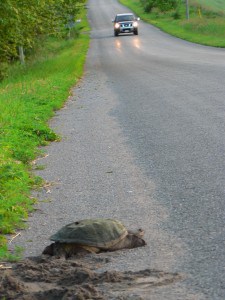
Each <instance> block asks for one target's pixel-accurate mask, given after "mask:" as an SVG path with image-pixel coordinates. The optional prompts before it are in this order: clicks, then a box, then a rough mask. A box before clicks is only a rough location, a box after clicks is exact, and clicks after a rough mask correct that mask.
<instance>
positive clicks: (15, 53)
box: [0, 0, 85, 79]
mask: <svg viewBox="0 0 225 300" xmlns="http://www.w3.org/2000/svg"><path fill="white" fill-rule="evenodd" d="M84 2H85V0H1V1H0V79H1V77H3V76H4V69H5V68H6V66H7V64H8V63H10V62H11V61H14V60H18V59H19V57H20V59H21V62H23V54H24V49H25V50H29V49H32V48H33V47H34V46H35V44H36V43H37V42H38V40H39V39H40V38H42V37H43V36H47V35H52V36H62V35H63V34H65V29H66V28H68V27H69V26H70V24H72V23H73V22H74V21H75V17H76V15H77V13H78V12H79V9H80V7H81V5H82V4H83V3H84Z"/></svg>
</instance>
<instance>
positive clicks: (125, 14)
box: [117, 13, 133, 16]
mask: <svg viewBox="0 0 225 300" xmlns="http://www.w3.org/2000/svg"><path fill="white" fill-rule="evenodd" d="M127 15H131V16H132V15H133V14H132V13H124V14H117V16H127Z"/></svg>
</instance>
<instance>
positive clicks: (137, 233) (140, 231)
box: [128, 228, 145, 238]
mask: <svg viewBox="0 0 225 300" xmlns="http://www.w3.org/2000/svg"><path fill="white" fill-rule="evenodd" d="M128 233H129V234H132V235H135V236H137V237H140V238H141V237H143V236H144V233H145V232H144V230H143V229H142V228H139V229H137V230H128Z"/></svg>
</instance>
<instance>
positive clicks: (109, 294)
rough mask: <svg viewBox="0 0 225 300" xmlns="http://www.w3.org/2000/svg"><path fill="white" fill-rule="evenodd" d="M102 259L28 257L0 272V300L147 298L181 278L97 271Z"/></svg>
mask: <svg viewBox="0 0 225 300" xmlns="http://www.w3.org/2000/svg"><path fill="white" fill-rule="evenodd" d="M105 263H107V261H106V260H105V259H102V260H101V259H99V258H97V259H93V257H92V258H90V259H87V258H82V257H78V258H73V259H68V260H65V259H57V258H54V257H48V256H45V255H42V256H38V257H31V258H27V259H24V260H23V261H21V262H19V263H16V264H13V265H11V266H9V265H8V266H6V265H2V266H1V268H2V269H1V270H0V299H7V300H8V299H21V300H28V299H33V300H44V299H48V300H51V299H52V300H53V299H54V300H57V299H63V300H65V299H73V300H75V299H79V300H81V299H99V300H100V299H120V300H121V299H149V298H148V297H149V295H150V294H151V289H152V288H154V287H159V286H164V285H168V284H172V283H174V282H177V281H179V280H180V279H181V276H180V275H179V274H177V273H166V272H162V271H157V270H150V269H146V270H142V271H138V272H131V271H128V272H118V271H106V272H102V271H100V267H101V265H103V264H105Z"/></svg>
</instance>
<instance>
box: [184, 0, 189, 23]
mask: <svg viewBox="0 0 225 300" xmlns="http://www.w3.org/2000/svg"><path fill="white" fill-rule="evenodd" d="M185 1H186V19H187V20H189V4H188V0H185Z"/></svg>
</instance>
